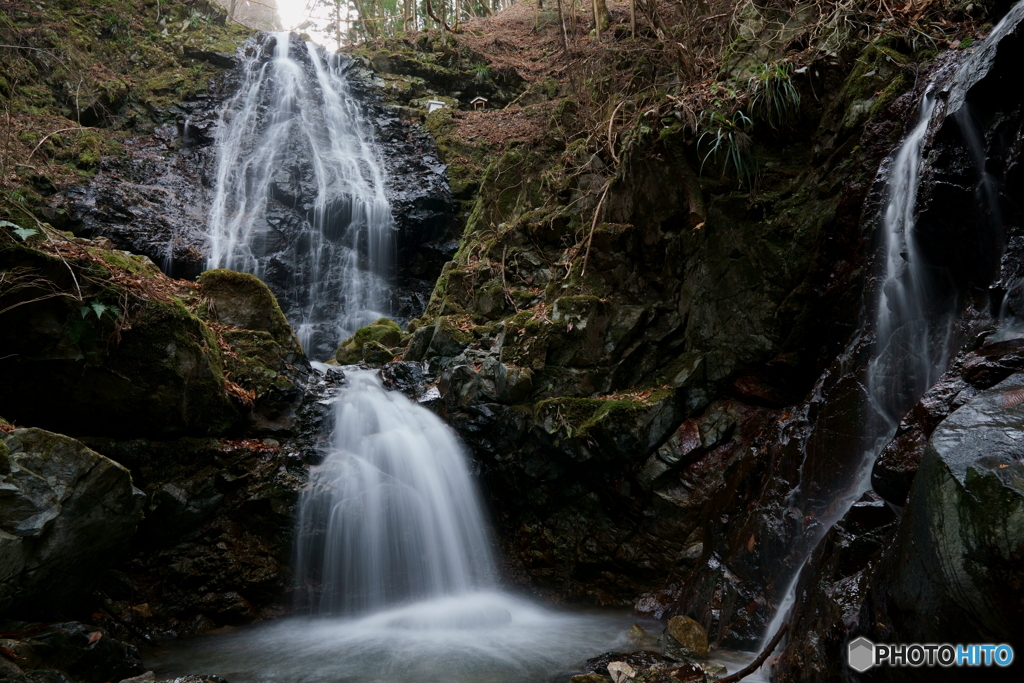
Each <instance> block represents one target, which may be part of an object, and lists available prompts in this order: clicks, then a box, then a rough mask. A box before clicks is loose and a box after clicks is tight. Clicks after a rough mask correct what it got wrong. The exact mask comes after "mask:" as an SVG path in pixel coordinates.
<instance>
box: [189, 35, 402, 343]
mask: <svg viewBox="0 0 1024 683" xmlns="http://www.w3.org/2000/svg"><path fill="white" fill-rule="evenodd" d="M269 41H273V58H272V59H269V60H267V59H265V58H264V56H263V50H262V49H259V46H254V47H252V48H250V50H249V54H248V56H247V57H246V58H245V61H244V63H243V67H242V70H243V74H244V77H243V82H242V85H241V87H240V88H239V90H238V93H237V94H236V95H235V97H233V98H232V99H231V100H229V101H228V102H227V104H226V105H225V107H224V110H223V112H222V115H221V123H220V129H219V131H218V133H217V173H216V179H215V186H214V190H215V195H214V199H213V204H212V208H211V211H210V216H209V238H210V253H209V257H208V259H207V265H208V267H210V268H229V269H232V270H240V271H244V272H249V273H253V274H255V275H256V276H257V277H259V278H261V279H263V280H265V281H268V282H270V283H271V286H272V288H273V287H274V285H275V284H277V285H278V287H277V289H278V291H277V294H278V298H279V299H281V300H282V305H283V306H284V308H285V313H286V315H287V316H288V318H289V320H290V322H291V323H292V326H293V327H294V328H295V329H296V333H297V334H298V336H299V341H300V342H301V343H302V345H303V348H304V349H306V351H307V353H308V354H310V355H312V356H314V357H315V356H321V357H324V356H325V354H326V353H329V352H330V351H333V349H334V348H336V347H337V344H338V342H339V341H340V340H341V339H343V338H344V337H346V336H347V335H348V334H350V333H352V332H353V331H355V329H357V328H358V327H361V326H363V325H366V324H368V323H370V322H372V321H373V320H375V319H377V318H379V317H381V315H383V313H382V311H383V310H385V309H386V307H387V300H388V289H387V275H388V270H389V268H390V266H391V260H392V259H391V254H392V252H393V250H394V245H393V238H392V233H393V221H392V215H391V206H390V205H389V203H388V200H387V198H386V196H385V193H384V190H385V178H384V173H383V171H382V170H381V166H380V164H379V163H378V160H377V158H376V155H375V153H374V148H373V146H372V144H371V143H372V136H371V135H370V132H369V130H368V128H367V125H366V123H365V122H364V120H363V116H362V113H361V112H360V108H359V106H358V103H357V102H356V101H355V100H354V99H353V97H352V96H351V95H350V93H349V90H348V86H347V83H346V80H345V78H344V75H343V73H342V66H343V64H342V62H341V61H340V57H338V56H336V55H334V56H327V55H324V54H323V53H322V52H321V50H320V49H319V48H317V47H316V46H315V45H314V44H312V43H299V44H295V45H293V44H292V41H291V36H290V35H289V34H288V33H283V32H282V33H274V34H272V35H271V37H270V38H269ZM268 44H269V43H268ZM272 202H277V203H279V204H282V205H286V206H291V207H292V208H294V209H296V210H298V211H299V214H300V215H301V216H302V218H301V219H300V221H299V222H300V223H301V224H299V225H295V224H292V219H290V218H289V217H288V216H284V215H281V214H280V212H277V213H275V212H274V211H272V210H271V209H270V206H271V204H272ZM282 290H283V291H282Z"/></svg>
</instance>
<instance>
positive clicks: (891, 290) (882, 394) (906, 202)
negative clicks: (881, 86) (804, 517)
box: [762, 2, 1024, 647]
mask: <svg viewBox="0 0 1024 683" xmlns="http://www.w3.org/2000/svg"><path fill="white" fill-rule="evenodd" d="M1022 17H1024V2H1019V3H1018V4H1017V5H1016V6H1015V7H1014V8H1013V9H1012V10H1011V11H1010V12H1009V13H1008V14H1007V15H1006V16H1005V17H1004V18H1003V20H1002V21H1000V23H999V24H998V25H997V26H996V27H995V28H994V29H993V30H992V32H991V33H990V34H989V36H988V37H987V38H986V40H985V41H984V42H983V43H982V44H981V45H980V46H979V47H978V48H977V50H976V51H975V52H974V53H973V54H971V55H970V56H969V57H968V58H967V59H965V60H964V61H963V63H961V64H960V65H959V66H958V67H957V68H956V70H955V71H954V72H953V74H952V75H951V76H949V75H948V74H946V75H943V74H940V78H939V80H938V81H937V82H933V83H932V84H931V85H930V86H929V87H928V88H927V90H926V91H925V93H924V95H923V96H922V98H921V102H920V104H919V105H918V117H917V121H916V123H915V124H914V127H913V128H912V129H911V130H910V131H909V132H908V133H907V135H906V137H905V138H904V140H903V142H902V143H901V145H900V147H899V148H898V149H897V150H896V152H895V153H894V155H893V157H892V160H891V163H890V164H889V166H888V168H887V169H884V170H885V171H887V180H886V188H885V196H884V204H883V207H882V210H881V212H880V214H879V221H878V228H879V230H878V234H879V237H880V247H879V249H880V250H879V254H880V255H882V256H883V258H884V261H883V262H882V264H884V269H882V267H881V265H882V264H880V268H879V269H880V271H881V272H880V274H879V275H880V282H879V284H878V286H877V289H876V297H877V299H876V303H875V308H874V319H873V320H871V321H869V323H868V325H867V326H866V327H865V329H862V330H861V332H860V334H858V335H857V337H856V338H855V339H854V340H853V341H852V342H851V345H850V347H849V349H848V352H847V357H848V359H852V358H853V357H854V355H855V354H854V353H853V350H854V349H856V347H857V346H858V345H859V344H861V342H862V341H863V339H864V335H867V334H872V333H873V336H874V343H873V351H872V355H871V359H870V360H869V361H868V365H867V368H866V377H865V382H864V383H865V394H866V395H865V401H866V403H867V404H868V405H867V406H866V408H867V409H866V410H865V414H866V415H867V419H866V421H865V424H864V425H863V431H862V434H861V443H862V444H863V447H864V450H863V453H862V456H861V458H860V462H859V463H858V464H857V465H856V467H854V468H853V470H852V471H851V472H850V473H849V475H848V476H845V477H844V476H840V477H838V478H839V479H840V480H841V482H840V485H839V486H838V487H836V486H833V488H832V490H833V491H834V493H833V495H832V497H831V498H830V499H827V500H815V501H810V502H809V501H806V500H804V499H805V498H806V497H807V496H808V495H810V494H808V493H806V492H805V489H811V488H813V487H811V486H808V482H805V481H804V472H803V469H802V468H801V473H800V474H801V477H800V481H799V483H798V484H797V486H796V488H795V489H794V490H793V492H792V493H791V494H790V499H789V501H788V503H789V505H790V506H791V507H795V508H797V509H807V508H810V509H814V510H816V511H817V512H818V514H816V517H817V520H818V522H819V524H818V526H817V529H816V533H815V534H814V536H813V537H812V538H810V539H803V543H805V544H806V547H807V550H808V552H805V553H804V557H805V563H806V560H807V559H809V557H810V555H811V553H810V552H809V551H810V550H812V549H813V548H814V546H815V545H817V544H818V542H819V541H820V540H821V539H822V538H823V537H824V536H825V534H826V533H827V532H828V531H829V529H831V528H832V526H833V525H834V524H835V523H836V522H838V521H839V520H840V519H842V518H843V517H844V516H845V515H846V513H847V512H848V511H849V510H850V508H851V506H852V505H853V504H854V503H855V502H857V501H858V500H859V499H861V498H862V497H863V495H864V494H865V493H866V492H867V491H869V490H870V489H871V473H872V467H873V466H874V462H875V460H876V458H877V457H878V455H879V453H880V452H881V451H882V449H883V448H885V446H886V444H887V443H888V442H889V441H890V440H891V439H892V437H893V435H894V434H895V433H896V429H897V427H898V426H899V422H900V420H901V419H902V417H903V415H904V414H905V413H906V411H908V410H909V409H910V408H912V407H913V406H914V405H915V404H916V403H917V401H918V400H919V399H920V398H921V396H922V395H924V393H925V392H926V391H927V390H928V389H929V388H930V387H931V386H932V385H934V384H935V383H936V382H937V381H938V380H939V378H940V377H941V376H942V374H943V373H944V372H945V371H946V369H947V367H948V365H949V361H950V358H951V357H952V354H953V353H954V352H955V350H956V348H957V345H958V342H959V341H960V340H959V339H958V338H957V334H956V330H955V325H954V324H955V322H956V318H957V315H958V314H959V313H960V310H961V308H962V306H963V303H964V302H963V296H962V293H961V292H960V291H958V290H957V288H956V287H955V286H953V284H952V283H951V282H950V280H949V277H948V274H947V273H946V272H945V270H944V269H942V268H940V267H936V266H933V265H932V264H930V263H929V260H928V257H927V255H926V254H925V253H924V251H923V250H922V248H921V245H920V244H919V232H918V228H917V224H916V223H917V214H918V211H919V208H918V194H919V190H920V184H921V178H922V174H923V173H924V170H925V162H926V156H927V151H928V149H927V148H928V144H929V143H930V142H931V139H930V136H932V135H934V133H935V131H936V129H937V128H938V126H939V125H940V124H941V123H942V122H943V121H944V120H945V119H947V118H952V119H953V120H955V121H956V122H957V124H958V126H959V130H960V134H961V136H962V139H963V142H964V144H965V146H966V148H967V150H968V152H969V154H970V156H971V158H972V161H973V162H974V164H975V166H976V168H977V171H978V174H979V184H978V188H977V194H978V200H979V201H980V202H982V203H984V204H985V205H986V206H987V208H988V211H989V213H990V215H991V226H992V228H991V229H992V230H993V231H995V232H999V231H1001V229H1002V228H1001V221H1000V217H999V208H998V199H997V192H996V188H995V183H994V181H993V179H992V178H991V177H990V175H989V174H988V173H987V171H986V168H985V152H984V146H983V144H982V141H981V139H980V137H979V135H978V132H977V128H976V127H975V125H974V123H973V121H972V120H971V115H970V111H969V109H968V108H967V104H966V94H967V91H968V90H969V89H970V88H971V87H972V86H973V85H974V84H975V83H977V82H978V81H979V80H980V79H981V78H982V77H984V75H985V74H986V73H987V71H988V68H989V66H990V64H991V62H992V60H993V59H994V56H995V51H996V48H997V47H998V45H999V41H1000V40H1002V38H1003V37H1004V36H1005V35H1006V33H1007V32H1008V31H1010V30H1012V29H1013V28H1014V27H1016V25H1017V24H1018V23H1019V22H1020V21H1021V20H1022ZM944 76H945V77H944ZM819 495H820V492H819ZM803 566H804V565H803V564H802V565H800V567H799V568H798V570H797V571H796V572H795V573H794V575H793V576H792V577H791V579H790V581H789V584H788V588H787V590H786V592H785V594H784V597H783V600H782V601H780V603H779V607H778V609H777V610H776V613H775V615H774V617H773V619H772V620H771V622H770V624H769V625H768V629H767V630H766V632H765V634H764V636H763V640H762V647H764V646H766V645H767V643H768V640H770V639H771V637H772V636H773V635H774V634H775V633H776V632H777V631H778V629H779V628H780V627H781V625H782V624H783V622H785V621H787V620H788V618H789V613H790V611H791V609H792V607H793V604H794V602H795V601H796V591H797V586H798V583H799V577H800V573H801V571H800V570H802V569H803Z"/></svg>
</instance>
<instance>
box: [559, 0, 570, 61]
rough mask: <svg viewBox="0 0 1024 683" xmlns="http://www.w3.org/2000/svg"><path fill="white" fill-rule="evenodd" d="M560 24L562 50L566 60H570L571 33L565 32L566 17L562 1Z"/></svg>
mask: <svg viewBox="0 0 1024 683" xmlns="http://www.w3.org/2000/svg"><path fill="white" fill-rule="evenodd" d="M558 23H559V24H561V25H562V48H563V49H564V50H565V57H566V59H568V58H569V32H568V31H566V30H565V15H564V14H562V0H558Z"/></svg>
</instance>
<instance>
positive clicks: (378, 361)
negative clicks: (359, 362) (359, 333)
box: [363, 341, 395, 367]
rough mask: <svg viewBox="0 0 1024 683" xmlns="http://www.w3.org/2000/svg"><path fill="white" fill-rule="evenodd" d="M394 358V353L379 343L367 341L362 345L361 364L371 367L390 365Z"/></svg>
mask: <svg viewBox="0 0 1024 683" xmlns="http://www.w3.org/2000/svg"><path fill="white" fill-rule="evenodd" d="M394 358H395V354H394V352H392V351H391V349H389V348H388V347H386V346H384V345H383V344H381V343H380V342H376V341H369V342H366V343H365V344H363V362H364V363H366V364H367V365H369V366H371V367H379V366H381V365H384V364H385V363H390V362H391V361H392V360H394Z"/></svg>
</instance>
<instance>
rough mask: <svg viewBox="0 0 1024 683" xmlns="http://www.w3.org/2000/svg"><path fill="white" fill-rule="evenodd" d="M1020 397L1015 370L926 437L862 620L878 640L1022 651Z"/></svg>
mask: <svg viewBox="0 0 1024 683" xmlns="http://www.w3.org/2000/svg"><path fill="white" fill-rule="evenodd" d="M1022 397H1024V373H1017V374H1014V375H1012V376H1011V377H1009V378H1008V379H1006V380H1004V381H1003V382H1001V383H999V384H997V385H996V386H994V387H993V388H991V389H989V390H988V391H984V392H982V393H980V394H978V396H977V397H975V398H974V399H973V400H972V401H970V402H969V403H968V404H967V405H965V406H963V407H961V408H959V409H958V410H956V411H955V412H953V414H951V415H950V416H949V417H948V418H946V420H944V421H943V422H942V423H941V424H940V425H939V426H938V427H937V428H936V430H935V432H934V433H933V434H932V437H931V439H930V441H929V442H928V447H927V449H926V451H925V454H924V457H923V459H922V461H921V467H920V469H919V470H918V473H917V477H916V478H915V479H914V484H913V486H912V487H911V490H910V497H909V499H908V502H907V508H906V514H905V516H904V518H903V522H902V524H901V527H900V532H899V536H898V538H897V540H896V544H895V546H894V548H893V550H892V552H891V553H890V554H889V557H888V558H887V561H886V562H885V563H884V564H883V565H882V566H881V567H880V570H879V572H878V573H877V574H876V577H875V581H874V582H873V584H874V596H873V597H874V606H873V609H872V608H868V609H870V612H871V613H872V614H873V615H884V618H874V619H872V620H870V621H869V622H868V623H876V627H877V628H879V629H880V630H881V632H880V633H878V634H875V635H876V637H879V639H880V641H881V638H890V639H893V638H899V639H900V641H901V642H954V643H955V642H960V643H972V642H989V643H1009V644H1011V645H1012V646H1013V647H1014V648H1016V649H1017V650H1018V651H1020V649H1021V648H1022V647H1024V637H1022V632H1021V629H1020V624H1021V622H1022V620H1024V592H1022V591H1021V586H1024V566H1022V564H1021V558H1022V557H1024V464H1022V461H1024V400H1022ZM881 642H887V641H881ZM892 642H896V641H895V640H893V641H892ZM1018 675H1019V674H1018Z"/></svg>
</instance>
